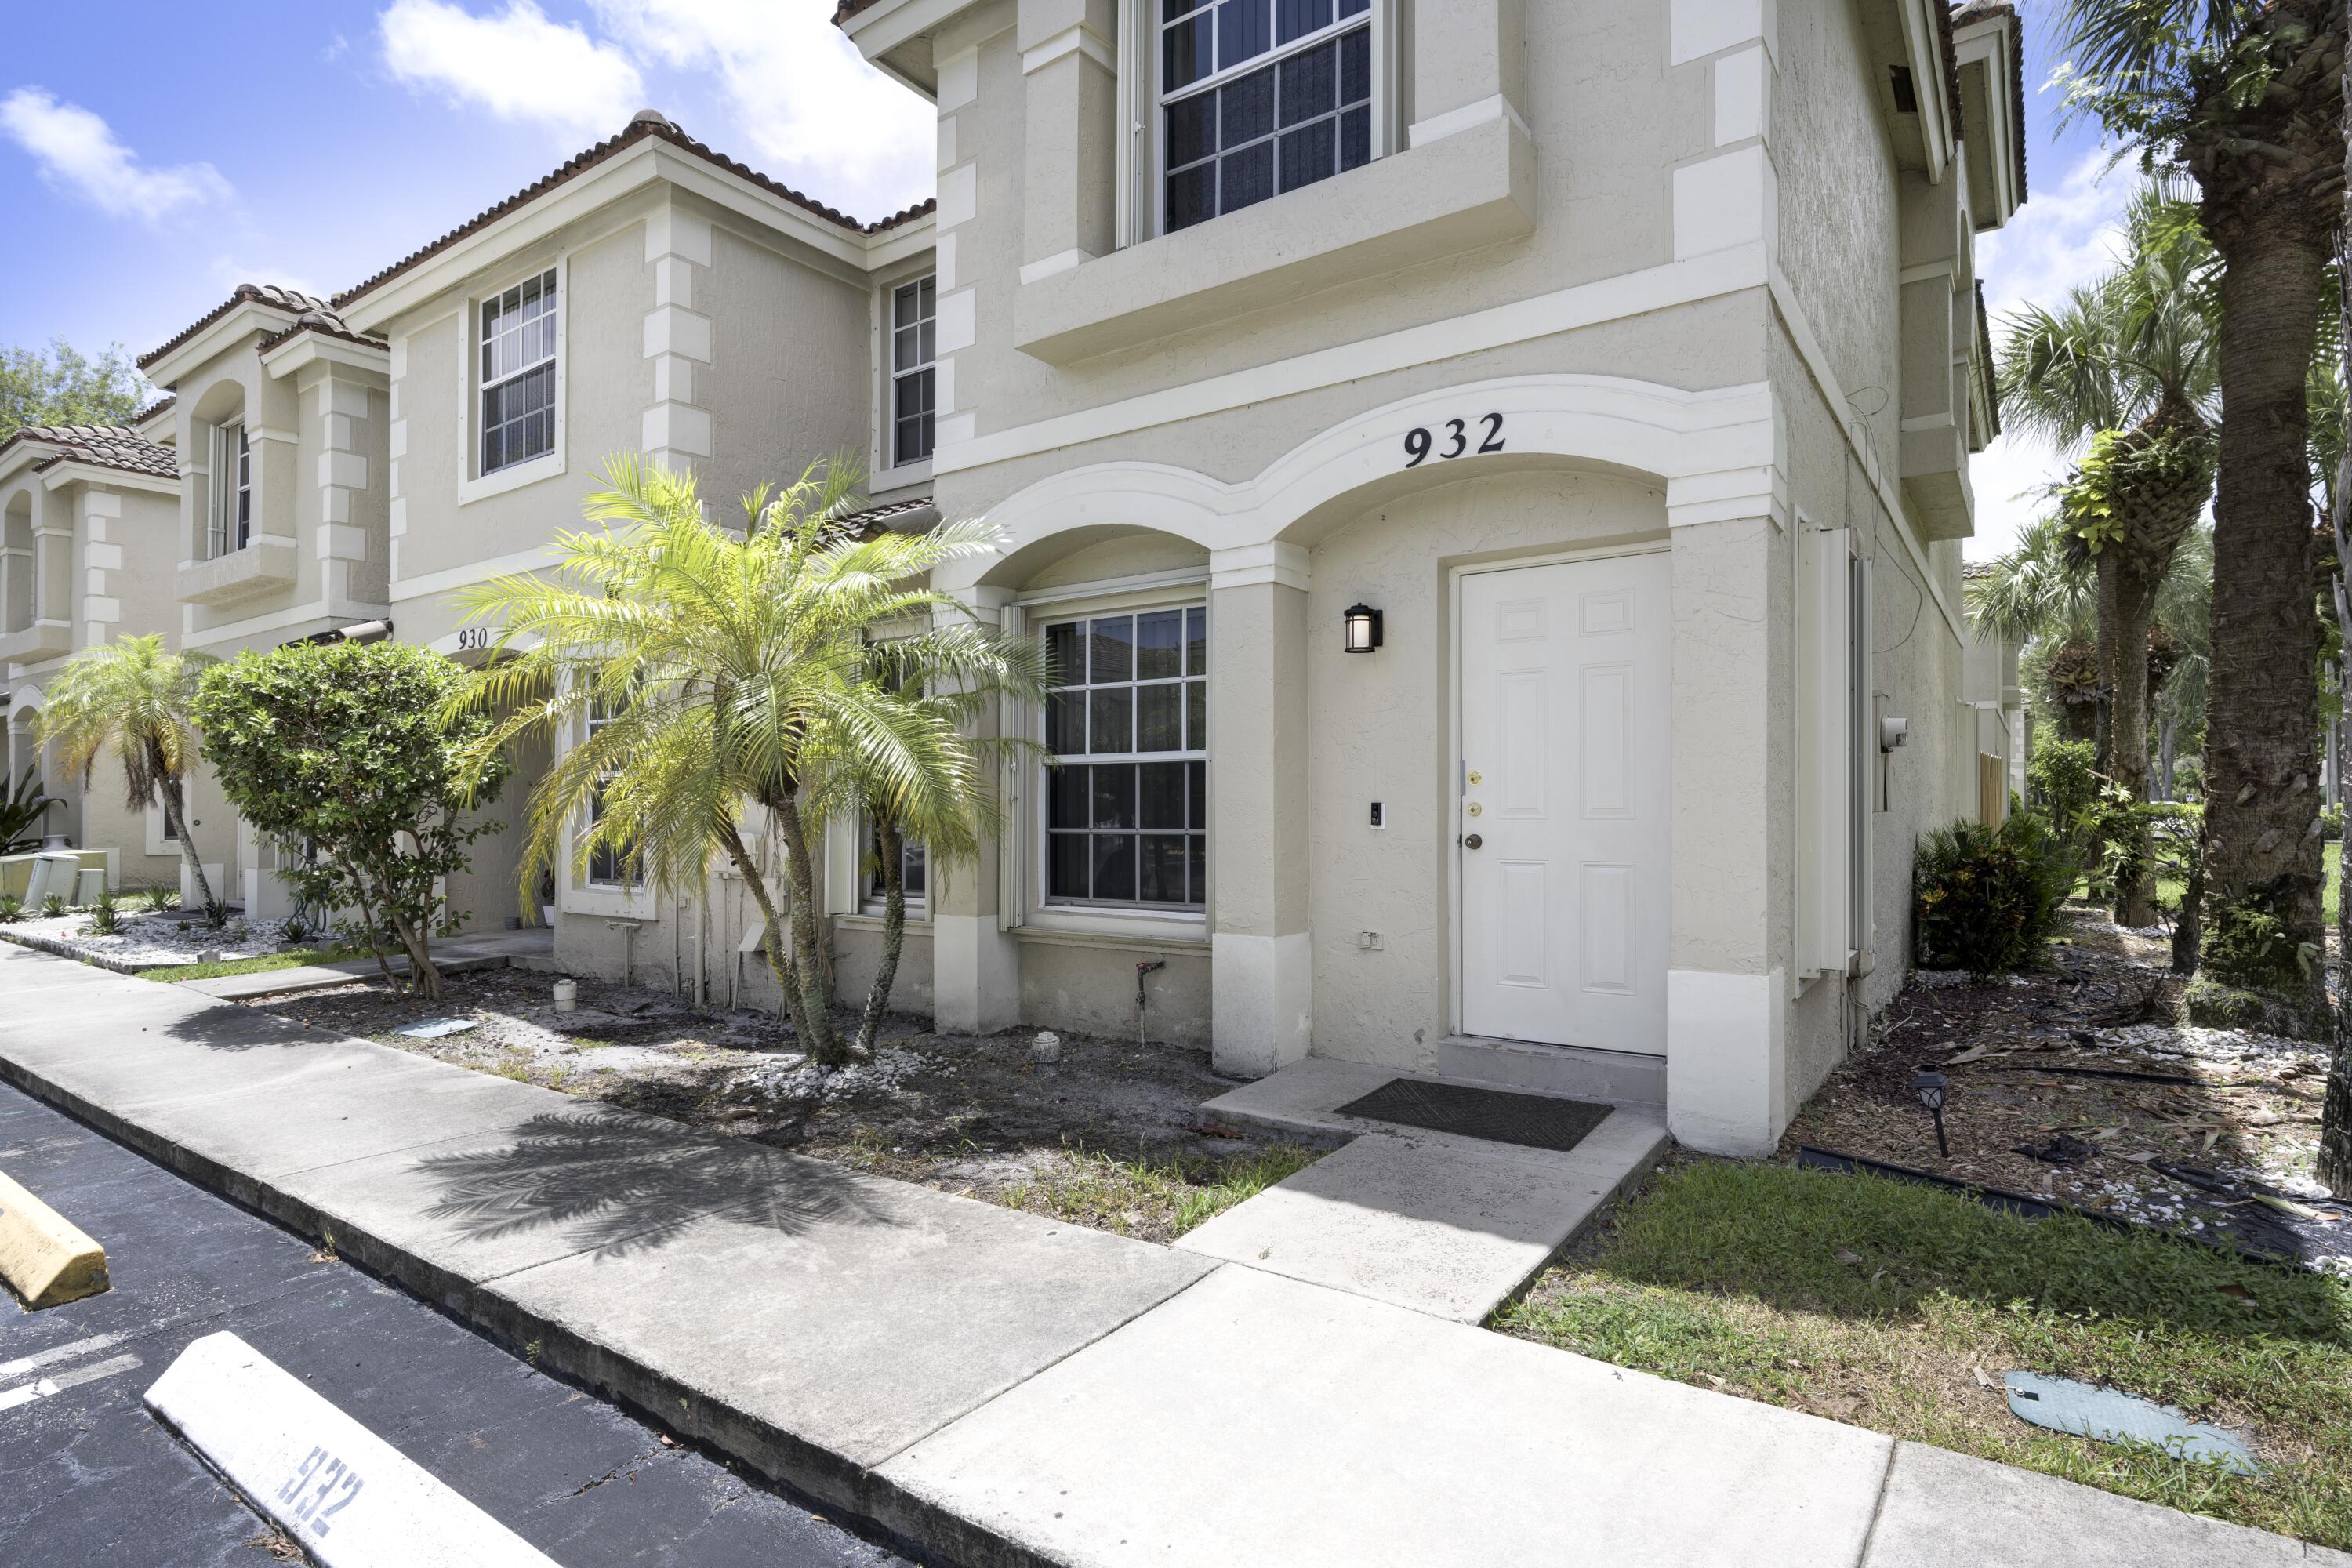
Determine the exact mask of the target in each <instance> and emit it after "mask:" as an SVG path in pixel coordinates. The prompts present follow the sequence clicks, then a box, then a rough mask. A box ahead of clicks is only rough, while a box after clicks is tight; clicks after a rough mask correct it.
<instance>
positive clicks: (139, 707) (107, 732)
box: [40, 635, 215, 909]
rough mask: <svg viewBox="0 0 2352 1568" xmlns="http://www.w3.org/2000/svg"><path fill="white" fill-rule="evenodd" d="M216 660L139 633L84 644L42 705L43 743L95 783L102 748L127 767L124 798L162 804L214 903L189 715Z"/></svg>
mask: <svg viewBox="0 0 2352 1568" xmlns="http://www.w3.org/2000/svg"><path fill="white" fill-rule="evenodd" d="M214 662H215V661H214V660H213V659H211V658H207V657H205V655H203V654H197V653H173V652H171V651H169V650H168V649H166V648H165V647H164V646H163V637H161V636H160V635H158V636H152V637H124V638H122V639H121V641H119V642H110V643H101V644H100V645H98V646H97V647H87V648H84V649H83V650H82V651H81V652H79V653H78V654H76V655H74V656H73V658H70V659H68V660H67V661H66V667H65V670H64V672H63V673H62V674H60V675H59V676H58V683H57V685H56V686H54V687H53V688H51V689H50V691H49V695H48V700H47V703H46V704H45V705H44V706H43V707H42V709H41V718H40V734H41V743H42V744H43V745H45V746H55V747H56V748H57V750H58V764H59V765H60V766H61V767H63V768H64V769H65V770H66V772H68V773H79V775H80V776H81V780H82V783H83V784H84V785H85V786H87V785H88V784H89V780H90V774H91V771H92V769H93V768H94V767H95V766H96V765H97V762H98V758H99V754H100V752H112V753H113V755H114V758H115V760H116V761H117V762H118V763H121V767H122V784H123V802H124V804H125V805H128V806H129V807H130V808H131V810H133V811H145V810H146V809H148V808H149V807H150V806H152V805H158V804H160V805H162V806H163V820H164V821H166V822H168V823H169V824H171V827H172V832H173V835H174V836H176V837H177V838H178V839H179V844H180V863H181V864H182V865H183V866H184V867H185V868H186V869H187V873H188V880H189V883H190V885H192V886H193V887H194V889H195V894H196V900H197V902H198V904H199V905H200V906H201V907H203V908H205V909H211V908H212V907H213V906H214V899H213V889H212V884H211V883H210V882H209V881H207V880H206V879H205V867H204V862H203V861H201V860H199V859H198V858H196V844H195V840H194V838H193V837H190V836H189V833H188V819H187V810H186V805H187V777H188V773H189V770H191V769H192V768H194V766H195V765H196V732H195V730H194V727H193V725H192V724H191V723H190V721H189V714H190V713H191V712H192V711H193V710H194V703H195V697H196V678H197V676H198V675H200V674H202V673H203V670H204V668H205V666H206V665H208V664H212V663H214Z"/></svg>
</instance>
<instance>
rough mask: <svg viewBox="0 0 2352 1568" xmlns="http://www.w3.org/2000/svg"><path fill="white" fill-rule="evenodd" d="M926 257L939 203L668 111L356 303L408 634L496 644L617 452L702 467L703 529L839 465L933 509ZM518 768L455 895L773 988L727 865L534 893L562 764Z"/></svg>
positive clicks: (596, 956) (459, 900) (712, 981)
mask: <svg viewBox="0 0 2352 1568" xmlns="http://www.w3.org/2000/svg"><path fill="white" fill-rule="evenodd" d="M929 271H930V216H929V208H928V206H925V207H921V208H917V209H914V210H912V211H909V212H906V213H901V214H898V215H897V216H894V217H890V218H887V219H886V220H883V221H880V222H876V223H861V222H859V221H857V220H855V219H852V218H848V217H845V216H843V215H842V214H840V213H838V212H835V211H834V210H833V209H831V208H829V207H827V206H824V205H823V204H821V203H819V202H817V201H814V200H813V199H811V198H810V197H808V196H806V195H802V194H801V193H799V192H796V191H793V190H791V189H789V188H788V187H786V186H784V185H782V184H778V183H777V182H775V181H773V180H771V179H769V178H767V177H766V176H764V175H761V174H757V173H755V172H754V171H752V170H751V169H749V168H746V167H745V166H744V165H742V164H741V163H736V162H734V161H733V160H731V159H729V158H727V157H725V156H724V155H722V154H720V153H716V152H714V151H712V150H711V149H710V148H709V147H708V146H705V145H704V144H703V143H701V142H698V141H695V140H694V139H693V138H691V137H689V136H688V135H687V134H685V133H684V132H681V131H680V130H678V129H677V127H676V126H675V125H673V124H671V123H670V122H669V121H667V119H665V118H663V117H662V116H661V115H659V114H657V113H655V112H653V111H651V110H648V111H646V112H645V113H642V114H639V115H638V116H636V117H635V119H634V120H633V121H631V122H630V123H629V124H628V125H627V126H626V127H625V128H624V129H623V130H622V131H621V132H620V133H619V134H618V135H615V136H614V137H612V138H610V139H608V140H606V141H604V142H599V143H597V144H596V145H595V146H593V147H591V148H589V149H587V150H586V151H584V152H583V153H581V154H579V155H578V156H577V157H574V158H572V159H571V160H569V161H567V162H566V163H563V164H562V166H561V167H559V168H557V169H555V170H554V171H552V172H551V173H550V174H548V175H547V176H546V177H545V178H543V179H541V180H539V181H537V182H535V183H534V184H531V185H530V187H529V188H527V189H525V190H523V191H521V192H519V193H517V194H516V195H514V196H512V197H510V198H509V199H508V200H506V201H504V202H501V203H499V205H497V206H494V207H492V208H491V209H489V210H488V212H485V213H483V214H481V215H479V216H476V217H474V218H472V219H470V220H468V221H467V222H466V223H464V224H462V225H460V226H458V227H457V228H456V229H454V230H452V231H451V232H449V233H447V234H446V235H444V236H442V237H440V238H438V239H436V240H434V241H432V242H431V243H430V244H427V245H425V246H424V247H421V248H420V249H418V250H416V251H415V252H414V253H413V254H411V255H409V256H407V257H405V258H402V259H400V260H399V261H397V262H395V263H394V264H393V265H391V266H389V267H387V268H383V270H382V271H380V272H378V273H377V274H376V275H375V276H373V277H372V278H370V279H367V280H366V281H364V282H362V283H361V284H360V285H358V286H357V287H356V288H353V289H349V290H346V291H345V292H343V293H341V294H339V295H337V296H336V298H335V301H334V307H335V309H336V310H338V311H339V312H340V313H341V317H342V319H343V320H344V321H347V322H348V323H349V324H350V326H351V328H352V330H353V331H356V332H359V333H362V334H365V335H367V336H369V337H370V338H373V339H376V340H380V341H381V342H382V343H383V351H382V352H383V356H384V363H385V376H386V380H385V383H384V384H385V388H386V395H387V398H388V402H387V405H386V412H387V417H388V424H387V425H386V426H385V429H384V441H385V446H384V453H385V462H384V464H383V484H384V487H385V488H384V489H383V496H384V509H385V517H386V526H385V530H384V534H385V545H386V550H385V552H384V554H383V556H382V557H381V559H382V560H383V562H384V563H385V573H386V575H385V578H384V583H385V586H384V588H383V610H382V612H381V613H382V614H383V615H384V616H387V617H388V618H389V619H390V620H391V622H392V623H393V626H394V636H396V637H400V638H402V639H404V640H406V641H411V642H415V643H419V644H422V645H425V646H426V647H432V648H435V649H436V650H438V651H440V652H442V653H444V654H446V655H448V656H449V657H451V658H456V659H458V660H461V661H463V662H466V663H469V664H471V663H478V662H479V661H480V660H481V659H483V658H486V657H488V647H489V644H490V643H491V641H492V640H493V629H492V628H490V627H488V626H482V625H480V624H474V625H467V624H464V609H463V605H462V604H461V603H460V601H459V599H458V597H457V595H459V594H460V593H461V591H462V590H464V589H465V588H467V587H468V586H471V585H473V584H480V583H484V582H487V581H488V580H489V579H491V578H493V577H496V576H499V575H502V574H515V573H526V572H531V571H534V570H537V569H539V568H541V567H543V566H546V565H548V564H549V563H551V562H553V561H555V560H556V559H557V558H558V555H559V554H560V550H559V547H558V546H557V544H556V543H555V538H556V535H557V532H558V531H561V530H564V529H572V528H578V527H580V526H582V522H581V517H582V502H583V500H584V499H585V498H586V497H587V496H588V495H590V494H591V493H593V491H595V490H598V489H603V488H604V484H603V482H602V479H601V478H600V476H601V475H602V473H603V472H604V469H605V467H606V465H607V462H608V460H609V459H610V458H613V457H614V456H616V455H619V454H624V453H639V454H642V455H643V456H644V457H645V458H646V459H647V460H648V461H651V462H655V463H659V464H664V465H666V466H667V467H670V468H676V469H680V470H690V471H691V472H693V473H694V474H695V476H696V478H697V479H698V483H699V485H700V487H701V493H702V495H703V498H704V500H705V501H706V503H707V505H708V507H709V514H710V515H711V517H712V518H713V519H714V520H717V521H725V522H729V523H730V524H739V525H740V521H741V518H742V513H741V510H740V504H739V503H740V498H742V497H743V496H745V495H746V494H748V493H750V492H751V491H752V490H753V489H756V488H757V487H759V486H760V485H761V484H763V483H774V482H779V481H783V480H789V479H794V478H797V477H798V475H799V473H800V471H801V469H802V468H803V465H804V464H806V463H808V462H809V461H811V460H813V459H816V458H824V457H829V456H832V455H835V454H845V455H847V456H849V457H850V458H854V459H855V460H856V461H857V462H859V463H860V464H861V465H862V466H863V467H864V468H865V469H866V473H867V474H868V476H869V486H868V488H869V490H870V492H871V494H872V496H873V498H874V501H875V508H876V510H875V517H876V519H877V520H880V519H884V518H887V519H889V520H892V521H896V522H897V523H898V524H899V525H900V526H908V527H920V526H923V525H925V524H927V523H928V522H929V521H935V520H936V518H937V515H938V514H937V513H936V512H935V511H933V510H931V508H930V506H929V481H930V462H929V457H930V422H929V417H928V416H927V414H926V413H925V411H924V410H922V409H921V408H920V407H919V398H918V397H915V396H914V395H913V394H914V393H915V392H917V391H919V387H917V386H916V384H915V381H914V378H913V377H912V376H911V375H900V376H896V377H894V376H892V375H890V374H886V373H885V372H883V371H882V370H881V369H880V368H879V367H880V366H881V365H882V364H883V363H885V361H886V360H887V358H888V356H889V354H890V352H891V350H890V345H891V344H892V343H893V342H909V343H912V344H914V346H916V347H919V342H920V340H921V338H922V335H923V332H924V331H925V329H924V328H922V327H921V326H920V325H919V321H927V320H928V311H929V300H930V299H931V289H930V287H929V282H928V279H929ZM909 352H910V353H911V352H912V351H911V350H910V351H909ZM908 363H909V366H910V367H911V365H912V363H913V362H912V360H911V359H910V360H909V361H908ZM902 396H904V397H905V398H906V400H907V403H908V417H906V418H904V419H900V418H898V401H897V400H898V399H899V398H900V397H902ZM565 739H567V740H569V739H572V737H567V738H565ZM517 760H518V763H519V768H518V775H517V777H516V778H515V780H514V781H513V783H511V784H509V786H508V788H507V791H506V795H505V797H504V799H503V800H502V801H501V802H500V803H499V806H498V808H497V809H498V810H499V814H500V815H501V816H503V817H504V818H505V819H506V820H507V822H508V824H509V830H508V831H507V832H505V833H504V834H502V835H500V836H499V837H490V838H485V839H481V840H478V841H477V844H476V846H475V857H474V867H473V870H472V872H471V874H470V875H469V876H467V877H466V878H463V879H453V882H452V885H451V886H450V888H449V900H450V904H451V907H452V908H453V909H454V910H460V911H463V912H464V913H465V914H466V915H467V917H468V918H469V921H470V923H472V924H473V925H475V926H485V925H488V926H496V925H499V924H501V923H505V922H506V921H509V920H527V921H537V920H539V919H540V918H541V916H542V915H543V914H545V913H546V912H548V911H550V910H551V911H552V913H553V917H554V923H555V925H556V931H557V952H558V957H559V959H560V960H561V961H562V963H565V964H566V965H567V966H569V967H572V968H573V969H575V970H578V971H580V972H583V973H595V972H610V973H614V974H620V973H629V974H631V975H633V976H639V977H644V976H651V975H660V976H661V977H663V978H665V979H668V980H673V981H676V982H677V983H678V984H681V985H683V986H685V987H687V988H688V989H698V990H699V992H700V994H702V995H704V996H706V997H708V996H709V995H711V994H712V993H713V989H714V986H716V987H719V988H720V990H721V993H722V996H723V994H726V993H725V988H726V987H727V986H728V985H729V984H730V983H731V982H733V981H734V980H735V978H736V977H737V976H738V975H739V974H740V975H742V976H743V977H744V978H745V980H746V981H747V982H748V984H750V985H751V987H752V988H753V990H752V992H751V994H750V995H749V999H751V1000H754V1001H758V1000H762V999H765V998H766V996H767V993H766V992H761V990H760V989H759V988H760V987H762V986H765V985H766V981H765V977H764V973H763V970H762V966H761V964H760V963H758V962H757V961H756V959H754V960H753V961H752V962H751V963H748V964H745V963H742V962H741V961H742V958H743V956H744V955H743V954H742V953H740V951H739V949H740V942H739V933H740V930H741V929H742V924H743V921H742V919H741V915H742V912H743V911H744V910H748V909H750V908H751V907H752V906H751V902H750V900H749V899H748V897H747V896H746V894H745V892H744V889H742V888H741V886H740V882H738V881H737V880H736V879H733V878H732V876H731V873H730V874H725V875H722V873H721V872H720V870H719V868H716V867H714V868H712V870H711V873H710V877H709V882H708V884H707V885H706V887H705V888H704V889H703V890H702V893H701V895H700V896H699V897H696V896H693V895H688V896H686V897H682V898H675V897H671V896H669V895H667V894H663V893H659V892H657V891H656V889H650V888H646V887H642V886H633V885H631V884H630V883H629V881H628V880H627V879H626V871H627V868H626V867H625V866H624V865H622V864H620V863H618V862H617V861H616V860H612V859H609V858H599V859H598V860H597V861H595V862H593V863H592V864H590V865H589V866H588V867H586V868H584V870H583V869H581V868H575V867H573V866H572V865H571V864H568V863H567V864H564V865H562V867H560V868H559V869H558V871H557V874H556V876H555V878H554V879H553V885H551V886H548V887H546V888H544V889H532V890H531V892H532V897H531V898H530V899H529V900H525V901H524V903H523V904H521V905H520V906H519V904H518V889H517V886H516V874H517V870H518V858H519V855H520V850H521V848H522V834H521V832H520V825H521V823H522V821H523V818H524V805H525V801H526V798H527V796H528V793H529V791H530V787H531V785H532V784H534V783H535V781H536V778H537V776H538V774H539V773H540V771H541V768H542V767H543V765H544V763H543V759H537V758H532V757H522V758H519V759H517ZM846 842H847V840H846V830H845V832H844V844H845V845H846ZM844 858H845V861H846V860H848V859H854V858H855V857H854V854H853V853H851V852H849V851H848V850H846V848H845V851H844ZM532 905H536V906H537V907H535V908H534V907H530V906H532ZM722 928H723V929H722ZM769 991H770V992H772V987H770V988H769ZM733 994H735V995H736V996H737V998H738V999H739V1000H741V999H746V994H745V993H744V992H742V991H741V990H740V988H738V989H737V990H735V991H734V993H733ZM912 994H918V995H919V993H912Z"/></svg>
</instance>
